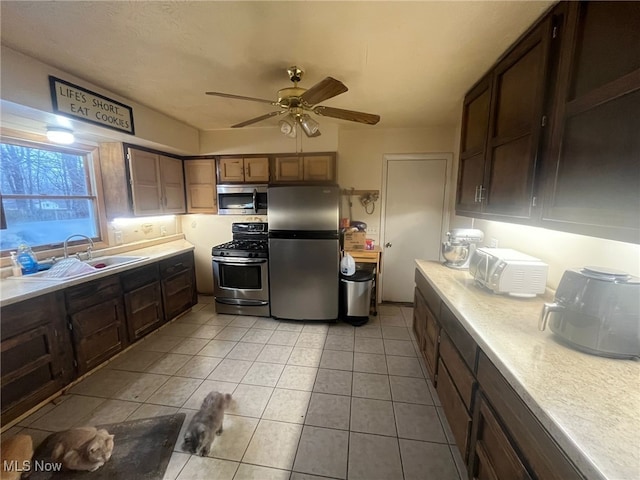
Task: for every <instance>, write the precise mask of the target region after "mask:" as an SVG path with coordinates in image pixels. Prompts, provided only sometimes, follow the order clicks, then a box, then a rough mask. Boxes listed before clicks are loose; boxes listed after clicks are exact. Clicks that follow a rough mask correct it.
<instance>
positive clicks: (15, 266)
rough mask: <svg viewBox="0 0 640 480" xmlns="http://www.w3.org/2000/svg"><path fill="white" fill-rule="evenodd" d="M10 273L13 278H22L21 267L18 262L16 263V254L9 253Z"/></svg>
mask: <svg viewBox="0 0 640 480" xmlns="http://www.w3.org/2000/svg"><path fill="white" fill-rule="evenodd" d="M11 272H12V273H13V276H14V277H21V276H22V267H20V262H18V257H16V252H11Z"/></svg>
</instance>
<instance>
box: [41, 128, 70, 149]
mask: <svg viewBox="0 0 640 480" xmlns="http://www.w3.org/2000/svg"><path fill="white" fill-rule="evenodd" d="M47 138H48V139H49V141H50V142H53V143H59V144H60V145H70V144H72V143H73V142H74V141H75V137H74V136H73V131H72V130H69V129H68V128H60V127H47Z"/></svg>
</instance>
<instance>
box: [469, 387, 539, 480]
mask: <svg viewBox="0 0 640 480" xmlns="http://www.w3.org/2000/svg"><path fill="white" fill-rule="evenodd" d="M472 438H473V439H474V440H473V445H472V449H473V451H472V452H471V454H470V457H471V460H470V462H469V467H470V468H469V474H470V476H471V478H473V479H477V480H500V479H503V478H504V479H509V480H530V479H531V476H530V475H529V473H528V472H527V470H526V468H525V467H524V465H523V464H522V462H521V461H520V458H518V454H517V453H516V451H515V450H514V449H513V447H512V446H511V442H510V441H509V439H508V438H507V434H506V433H505V432H504V430H503V429H502V427H501V426H500V423H499V422H498V420H497V419H496V417H495V415H494V413H493V411H492V410H491V407H490V406H489V405H488V404H487V402H486V400H485V399H484V398H483V397H482V395H478V400H477V402H476V409H475V412H474V415H473V434H472Z"/></svg>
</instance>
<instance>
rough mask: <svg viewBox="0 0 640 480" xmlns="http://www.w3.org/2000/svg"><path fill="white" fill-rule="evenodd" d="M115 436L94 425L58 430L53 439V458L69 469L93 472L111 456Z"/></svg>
mask: <svg viewBox="0 0 640 480" xmlns="http://www.w3.org/2000/svg"><path fill="white" fill-rule="evenodd" d="M113 437H114V436H113V435H110V434H109V432H107V431H106V430H104V429H100V430H98V429H96V428H94V427H78V428H72V429H70V430H65V431H63V432H58V433H57V434H56V435H55V437H54V438H53V439H52V445H53V450H52V451H51V460H52V461H54V462H60V463H62V466H63V467H64V468H65V469H67V470H88V471H90V472H93V471H95V470H97V469H98V468H100V467H101V466H103V465H104V464H105V463H106V462H107V461H108V460H109V459H110V458H111V454H112V453H113V446H114V442H113Z"/></svg>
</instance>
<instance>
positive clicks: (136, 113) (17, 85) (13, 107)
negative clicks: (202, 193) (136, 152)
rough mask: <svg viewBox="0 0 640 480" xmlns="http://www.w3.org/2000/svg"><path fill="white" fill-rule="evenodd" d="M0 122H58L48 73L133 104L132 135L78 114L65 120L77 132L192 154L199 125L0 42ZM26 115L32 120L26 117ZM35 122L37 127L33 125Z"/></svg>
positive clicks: (80, 135)
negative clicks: (130, 98)
mask: <svg viewBox="0 0 640 480" xmlns="http://www.w3.org/2000/svg"><path fill="white" fill-rule="evenodd" d="M0 58H1V60H2V68H0V81H1V85H2V89H1V90H0V96H1V98H2V124H3V126H5V127H6V126H9V127H11V126H13V125H12V122H14V123H15V124H16V126H17V128H18V129H25V128H26V129H32V133H39V134H43V133H45V126H46V125H58V121H59V118H58V116H57V115H55V114H54V113H53V109H52V105H51V91H50V89H49V75H53V76H55V77H58V78H61V79H63V80H67V81H68V82H71V83H73V84H76V85H78V86H81V87H84V88H86V89H88V90H91V91H92V92H96V93H100V94H102V95H105V96H106V97H108V98H110V99H113V100H117V101H119V102H121V103H124V104H125V105H128V106H130V107H132V109H133V121H134V125H135V133H136V134H135V136H133V135H128V134H126V133H120V132H118V131H115V130H111V129H109V128H106V127H101V126H96V125H93V124H90V123H87V122H83V121H80V120H68V119H65V122H67V123H68V125H67V126H69V127H71V128H72V129H73V130H74V131H75V132H76V136H77V137H78V138H81V139H82V138H84V139H89V140H94V139H95V138H96V137H101V138H100V140H101V141H109V140H112V141H120V142H129V143H133V144H136V145H141V146H147V147H151V148H158V149H161V150H163V151H166V152H170V153H177V154H185V155H189V154H190V155H195V154H197V153H198V151H199V150H198V149H199V131H198V130H197V129H196V128H193V127H191V126H188V125H186V124H184V123H181V122H178V121H177V120H174V119H172V118H170V117H168V116H166V115H163V114H161V113H158V112H156V111H155V110H152V109H150V108H148V107H145V106H143V105H140V104H139V103H136V102H134V101H132V100H129V99H127V98H123V97H120V96H118V95H115V94H113V93H111V92H109V91H106V90H104V89H103V88H100V87H98V86H96V85H92V84H91V83H89V82H86V81H85V80H82V79H80V78H78V77H75V76H74V75H71V74H69V73H66V72H63V71H62V70H58V69H57V68H54V67H51V66H50V65H47V64H44V63H42V62H39V61H37V60H35V59H33V58H31V57H28V56H26V55H23V54H21V53H18V52H16V51H15V50H12V49H10V48H8V47H5V46H2V50H1V57H0ZM25 119H26V120H36V121H35V122H29V121H25ZM33 128H37V129H38V130H40V131H33Z"/></svg>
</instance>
